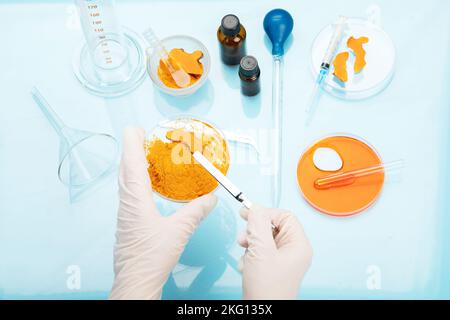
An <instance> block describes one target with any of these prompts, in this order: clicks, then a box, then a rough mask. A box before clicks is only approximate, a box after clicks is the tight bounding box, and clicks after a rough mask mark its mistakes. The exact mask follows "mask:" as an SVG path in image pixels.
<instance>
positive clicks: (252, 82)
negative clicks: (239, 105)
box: [239, 56, 261, 96]
mask: <svg viewBox="0 0 450 320" xmlns="http://www.w3.org/2000/svg"><path fill="white" fill-rule="evenodd" d="M260 75H261V71H260V70H259V66H258V61H257V60H256V58H255V57H253V56H245V57H243V58H242V59H241V62H240V64H239V78H241V92H242V94H243V95H244V96H254V95H257V94H258V93H259V91H260V89H261V86H260V83H259V76H260Z"/></svg>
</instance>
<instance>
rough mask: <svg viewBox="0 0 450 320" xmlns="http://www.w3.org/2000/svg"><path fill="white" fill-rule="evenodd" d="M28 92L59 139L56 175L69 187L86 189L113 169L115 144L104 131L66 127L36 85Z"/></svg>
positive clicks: (115, 159)
mask: <svg viewBox="0 0 450 320" xmlns="http://www.w3.org/2000/svg"><path fill="white" fill-rule="evenodd" d="M31 95H32V97H33V99H34V101H35V102H36V104H37V105H38V106H39V108H40V109H41V111H42V112H43V113H44V115H45V117H46V118H47V120H48V121H49V123H50V124H51V125H52V127H53V128H54V129H55V131H56V133H57V134H58V136H59V138H60V147H59V165H58V177H59V180H61V182H62V183H63V184H65V185H66V186H67V187H69V189H70V194H71V197H72V194H73V192H72V191H73V188H87V187H91V186H92V185H93V184H94V183H96V182H97V181H99V180H100V178H102V177H105V176H106V175H108V174H109V173H111V172H112V171H113V169H114V168H115V164H116V161H117V155H118V151H119V146H118V143H117V141H116V139H115V138H114V137H113V136H111V135H109V134H105V133H94V132H89V131H83V130H77V129H73V128H69V127H67V126H66V125H65V124H64V123H63V122H62V120H61V119H60V118H59V116H58V115H57V114H56V113H55V111H54V110H53V109H52V108H51V106H50V104H49V103H48V102H47V101H46V100H45V98H44V97H43V96H42V94H41V93H40V92H39V90H38V89H37V88H35V87H34V88H33V89H32V90H31Z"/></svg>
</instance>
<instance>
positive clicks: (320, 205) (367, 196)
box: [297, 135, 385, 216]
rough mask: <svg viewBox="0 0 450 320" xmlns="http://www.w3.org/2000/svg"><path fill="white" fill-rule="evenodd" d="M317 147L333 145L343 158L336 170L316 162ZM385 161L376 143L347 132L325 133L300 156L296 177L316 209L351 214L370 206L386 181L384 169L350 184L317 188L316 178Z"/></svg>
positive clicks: (304, 194)
mask: <svg viewBox="0 0 450 320" xmlns="http://www.w3.org/2000/svg"><path fill="white" fill-rule="evenodd" d="M318 148H331V149H333V150H334V151H336V152H337V153H338V154H339V156H340V157H341V159H342V167H341V169H339V170H337V171H332V172H331V171H323V170H320V169H318V168H317V167H316V166H315V165H314V161H313V155H314V152H315V151H316V150H317V149H318ZM380 164H382V161H381V158H380V156H379V155H378V153H377V152H376V151H375V149H374V148H373V147H371V146H370V145H369V144H368V143H367V142H365V141H363V140H362V139H360V138H356V137H353V136H347V135H336V136H329V137H325V138H323V139H321V140H319V141H317V142H315V143H313V144H312V145H311V146H310V147H309V148H307V149H306V151H305V152H304V153H303V154H302V156H301V157H300V160H299V162H298V165H297V181H298V184H299V187H300V191H301V193H302V195H303V197H304V198H305V199H306V201H307V202H308V203H309V204H310V205H311V206H313V207H314V208H315V209H317V210H319V211H320V212H322V213H325V214H328V215H332V216H350V215H354V214H356V213H359V212H361V211H363V210H365V209H367V208H368V207H369V206H371V205H372V204H373V203H374V202H375V200H376V199H377V198H378V196H379V194H380V192H381V189H382V188H383V184H384V176H385V173H384V171H382V172H379V173H376V174H372V175H369V176H365V177H360V178H358V179H356V180H355V182H354V183H352V184H351V185H346V186H342V187H336V188H330V189H317V188H316V187H315V186H314V182H315V181H316V180H317V179H319V178H323V177H325V176H327V175H329V174H331V173H340V172H346V171H350V170H356V169H361V168H365V167H369V166H374V165H380Z"/></svg>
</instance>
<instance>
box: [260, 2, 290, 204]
mask: <svg viewBox="0 0 450 320" xmlns="http://www.w3.org/2000/svg"><path fill="white" fill-rule="evenodd" d="M263 26H264V31H265V32H266V34H267V36H268V37H269V39H270V41H271V42H272V56H273V71H272V72H273V74H272V118H273V121H274V153H273V154H274V155H275V160H274V161H273V175H272V183H271V186H272V192H271V195H272V204H273V206H274V207H278V205H279V203H280V194H281V163H282V148H281V147H282V104H283V99H282V98H283V97H282V85H283V77H282V70H283V55H284V43H285V42H286V40H287V38H288V37H289V35H290V34H291V32H292V28H293V26H294V20H293V19H292V16H291V15H290V14H289V12H287V11H286V10H283V9H274V10H272V11H269V12H268V13H267V14H266V16H265V17H264V22H263Z"/></svg>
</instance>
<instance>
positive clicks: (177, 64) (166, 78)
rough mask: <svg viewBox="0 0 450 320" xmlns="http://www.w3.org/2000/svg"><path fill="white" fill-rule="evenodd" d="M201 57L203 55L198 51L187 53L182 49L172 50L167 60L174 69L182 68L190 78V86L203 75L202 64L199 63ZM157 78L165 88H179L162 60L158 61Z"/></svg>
mask: <svg viewBox="0 0 450 320" xmlns="http://www.w3.org/2000/svg"><path fill="white" fill-rule="evenodd" d="M202 57H203V53H202V52H201V51H198V50H197V51H194V52H192V53H187V52H185V51H184V50H183V49H172V50H171V51H170V52H169V60H170V62H171V64H172V65H173V66H174V68H182V69H183V70H184V71H186V72H187V73H188V74H189V76H190V77H191V83H190V84H189V85H190V86H192V85H193V84H194V83H196V82H197V81H198V80H199V79H200V78H201V76H202V74H203V64H202V63H201V62H200V59H201V58H202ZM158 77H159V79H160V80H161V81H162V82H163V83H164V84H165V85H166V86H167V87H169V88H179V86H177V84H176V83H175V81H174V80H173V78H172V75H171V74H170V72H169V69H168V68H167V66H166V64H165V63H164V61H163V60H160V61H159V66H158Z"/></svg>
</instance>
